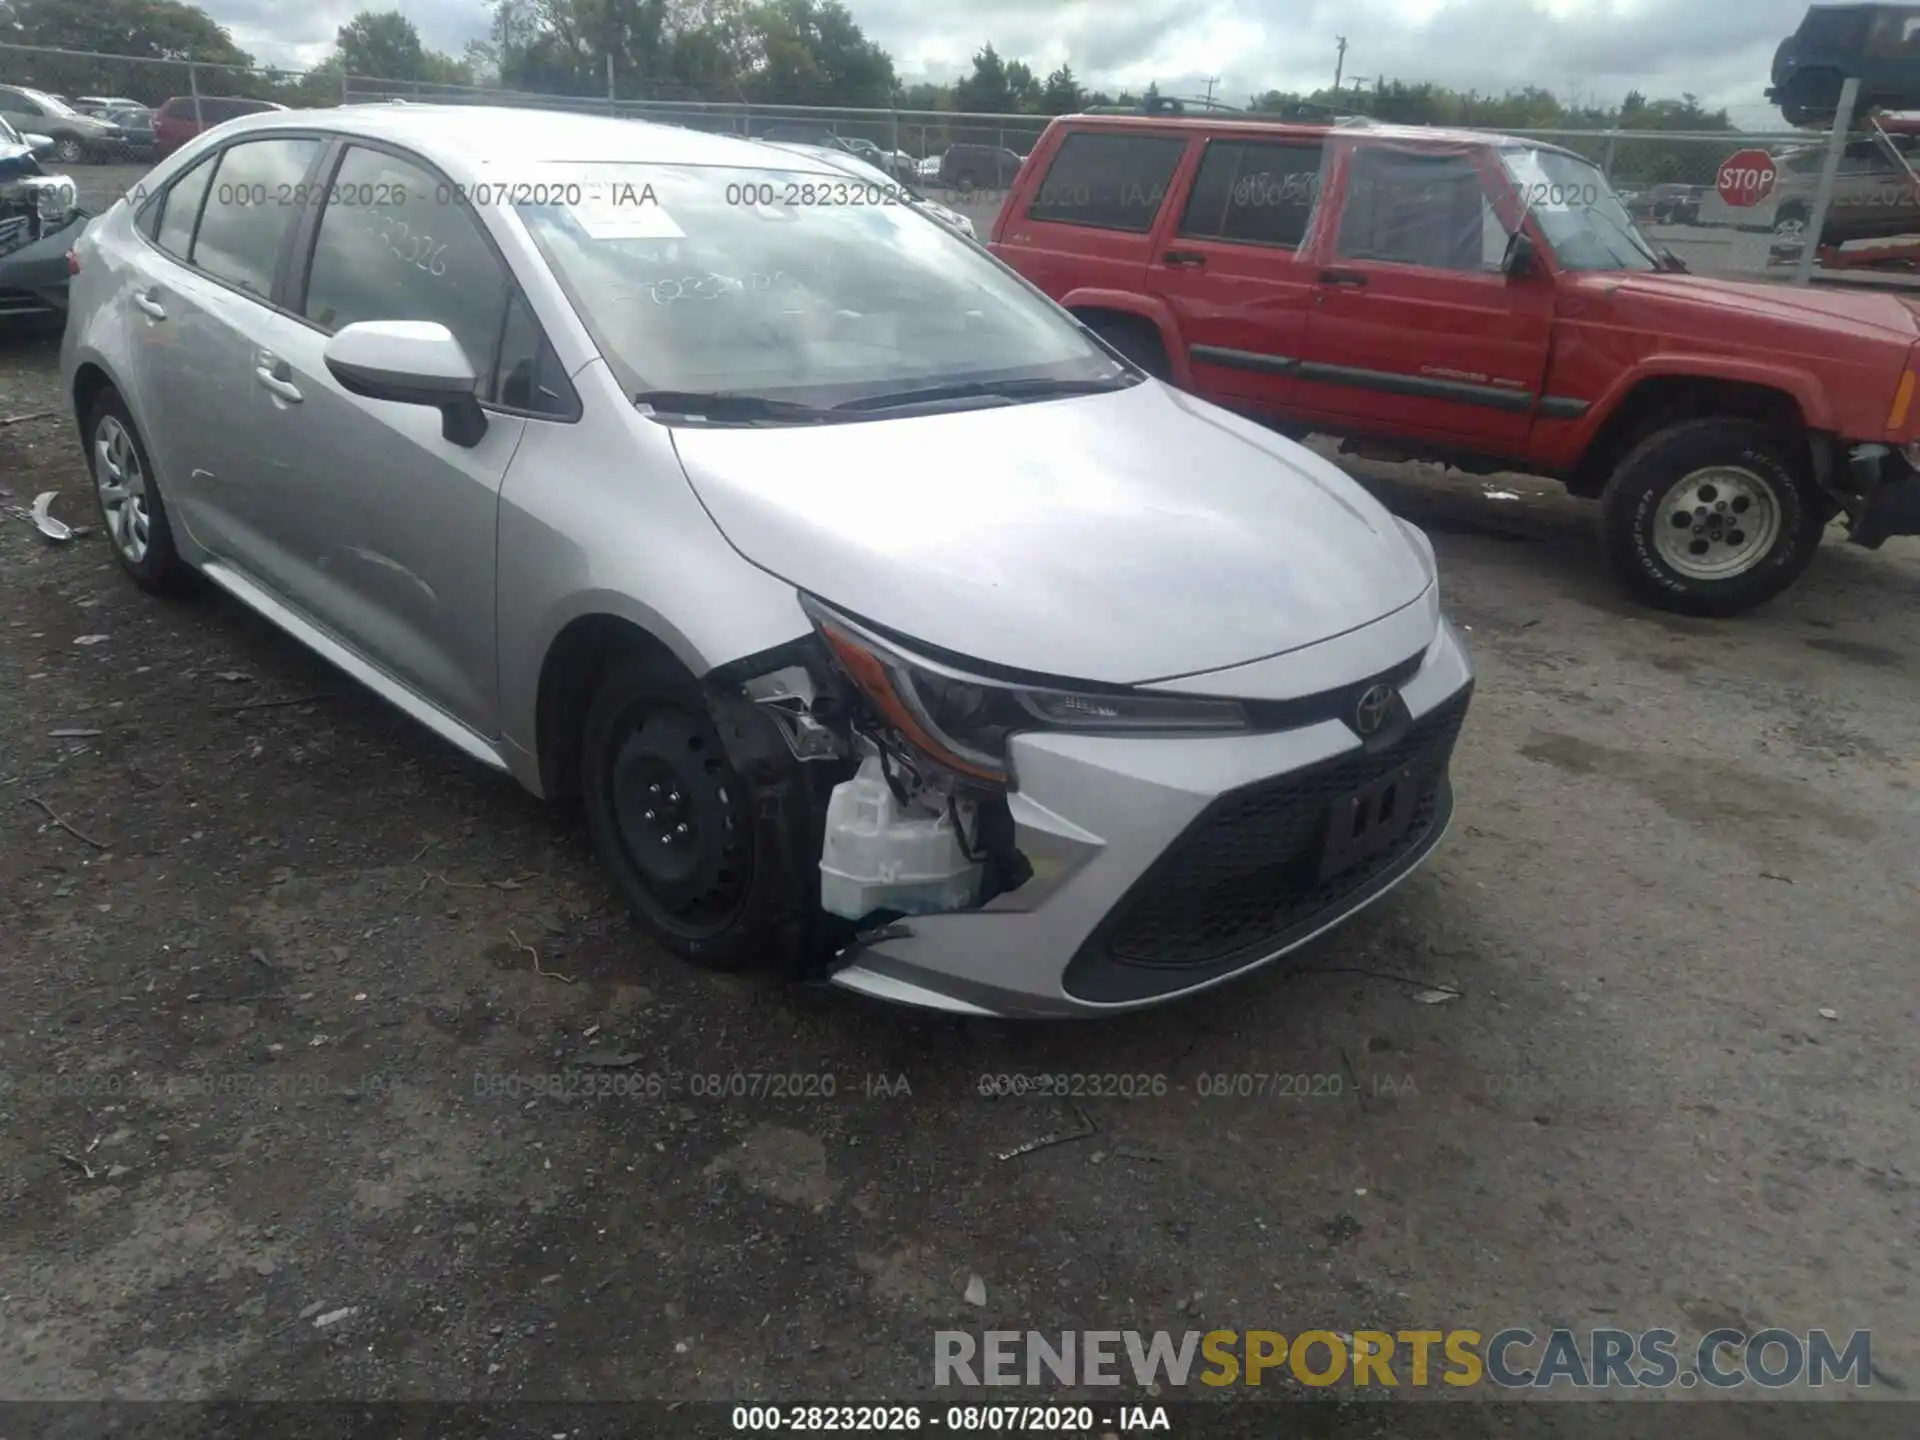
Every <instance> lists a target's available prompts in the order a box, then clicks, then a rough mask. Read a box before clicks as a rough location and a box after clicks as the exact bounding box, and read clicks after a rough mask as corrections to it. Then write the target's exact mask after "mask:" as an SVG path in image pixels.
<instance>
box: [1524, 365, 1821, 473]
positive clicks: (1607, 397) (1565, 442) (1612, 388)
mask: <svg viewBox="0 0 1920 1440" xmlns="http://www.w3.org/2000/svg"><path fill="white" fill-rule="evenodd" d="M1670 379H1699V380H1731V381H1736V382H1739V383H1742V384H1747V385H1756V386H1760V387H1763V388H1765V389H1768V390H1776V391H1779V392H1780V393H1781V394H1784V395H1788V396H1791V397H1792V399H1793V402H1794V403H1795V404H1796V405H1797V406H1799V408H1800V416H1801V419H1802V421H1803V422H1804V423H1805V425H1806V427H1807V428H1808V429H1809V430H1815V431H1822V430H1834V429H1837V428H1841V427H1839V426H1838V424H1837V421H1836V419H1835V414H1834V406H1833V397H1832V396H1831V395H1829V394H1828V393H1827V389H1826V387H1825V386H1824V385H1822V384H1821V383H1820V381H1819V379H1818V378H1817V377H1816V376H1815V375H1814V374H1813V373H1812V372H1811V371H1810V370H1807V369H1805V368H1803V367H1801V366H1798V365H1790V364H1785V363H1781V362H1779V361H1771V360H1758V359H1752V358H1748V357H1741V356H1726V355H1688V354H1685V353H1684V352H1680V353H1668V354H1663V355H1652V356H1649V357H1647V359H1645V360H1644V361H1642V362H1640V363H1639V364H1637V365H1634V366H1633V367H1631V368H1630V369H1627V370H1624V371H1622V372H1621V373H1620V374H1619V375H1617V376H1616V377H1615V378H1614V380H1613V383H1612V384H1611V385H1609V386H1608V387H1607V389H1606V390H1605V391H1604V392H1603V393H1602V394H1601V396H1600V398H1599V399H1598V400H1596V401H1595V402H1594V403H1593V405H1592V406H1591V407H1590V408H1589V409H1588V410H1587V411H1586V413H1585V414H1584V415H1582V416H1581V417H1580V420H1579V422H1578V423H1577V424H1574V425H1569V426H1567V427H1565V431H1564V433H1563V434H1562V435H1561V436H1560V437H1559V438H1558V440H1557V442H1556V443H1553V444H1550V445H1546V446H1542V447H1541V449H1540V451H1539V452H1538V455H1537V458H1538V459H1539V460H1540V461H1542V462H1544V468H1547V469H1550V470H1552V471H1554V472H1555V473H1562V472H1566V471H1571V470H1572V469H1574V468H1575V467H1576V466H1577V465H1578V464H1579V461H1580V457H1581V456H1582V455H1584V454H1585V453H1586V451H1587V448H1588V446H1590V445H1591V444H1592V443H1593V442H1594V440H1595V439H1596V438H1598V437H1599V436H1600V434H1601V433H1602V432H1603V431H1604V430H1605V429H1606V427H1607V425H1608V423H1609V422H1610V421H1611V420H1612V419H1613V417H1614V416H1615V415H1616V414H1617V413H1618V412H1619V410H1620V407H1621V406H1622V405H1624V404H1626V403H1627V400H1628V398H1629V397H1630V396H1631V395H1632V394H1633V392H1634V391H1635V390H1636V389H1638V388H1639V387H1640V386H1642V385H1644V384H1646V383H1647V382H1648V381H1651V380H1670ZM1549 428H1551V427H1549ZM1535 433H1536V435H1538V434H1539V433H1540V432H1539V431H1538V430H1536V432H1535Z"/></svg>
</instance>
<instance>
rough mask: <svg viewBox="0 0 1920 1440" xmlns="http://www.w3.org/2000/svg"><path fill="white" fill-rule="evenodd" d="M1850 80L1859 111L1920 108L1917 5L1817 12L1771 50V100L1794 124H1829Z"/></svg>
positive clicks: (1919, 7)
mask: <svg viewBox="0 0 1920 1440" xmlns="http://www.w3.org/2000/svg"><path fill="white" fill-rule="evenodd" d="M1849 76H1858V77H1859V79H1860V101H1859V106H1860V109H1861V110H1862V111H1864V110H1867V109H1870V108H1872V107H1874V106H1879V107H1881V108H1883V109H1887V110H1913V109H1920V5H1815V6H1812V7H1811V8H1809V9H1808V11H1807V13H1806V18H1804V19H1803V20H1801V22H1800V28H1799V29H1798V30H1796V31H1794V32H1793V34H1791V35H1789V36H1788V37H1787V38H1786V39H1784V40H1782V41H1781V42H1780V48H1779V49H1778V50H1776V51H1775V52H1774V55H1773V87H1772V88H1771V89H1769V90H1768V91H1767V98H1768V99H1769V100H1771V101H1773V103H1774V104H1776V105H1778V106H1779V107H1780V113H1781V114H1782V115H1784V116H1786V117H1787V123H1788V124H1789V125H1820V124H1825V123H1826V122H1828V121H1830V120H1831V119H1832V118H1833V112H1834V111H1835V109H1837V108H1838V107H1839V104H1840V86H1841V85H1842V83H1843V82H1844V81H1845V80H1846V79H1847V78H1848V77H1849Z"/></svg>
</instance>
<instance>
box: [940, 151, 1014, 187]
mask: <svg viewBox="0 0 1920 1440" xmlns="http://www.w3.org/2000/svg"><path fill="white" fill-rule="evenodd" d="M1025 158H1026V157H1025V156H1023V155H1021V154H1020V153H1019V152H1018V151H1015V150H1009V149H1007V147H1006V146H1004V145H953V146H950V147H948V149H947V153H946V154H944V155H942V156H941V157H940V168H939V169H938V171H936V172H935V175H936V178H937V179H938V181H939V183H940V184H942V185H945V186H947V187H949V188H950V189H954V190H1004V189H1005V188H1006V187H1007V186H1009V185H1011V184H1012V183H1013V177H1014V176H1016V175H1018V174H1019V173H1020V164H1021V161H1023V160H1024V159H1025Z"/></svg>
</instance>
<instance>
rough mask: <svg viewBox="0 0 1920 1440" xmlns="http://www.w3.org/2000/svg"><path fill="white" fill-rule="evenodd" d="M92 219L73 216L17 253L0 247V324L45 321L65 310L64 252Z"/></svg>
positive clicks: (78, 213) (82, 215)
mask: <svg viewBox="0 0 1920 1440" xmlns="http://www.w3.org/2000/svg"><path fill="white" fill-rule="evenodd" d="M91 218H92V217H91V216H89V215H87V214H85V213H84V212H76V213H75V214H74V215H73V216H72V217H71V218H69V219H68V220H66V221H65V222H64V223H63V224H62V225H61V226H60V228H59V229H57V230H53V231H50V232H49V233H47V234H45V235H42V236H41V237H40V238H39V239H37V240H29V241H28V242H27V243H26V244H24V245H21V246H19V247H18V248H17V249H6V248H5V247H4V246H0V323H3V322H6V321H10V320H27V319H45V318H50V317H54V316H59V315H64V314H65V313H66V309H67V284H68V281H69V279H70V278H71V276H70V273H69V271H68V268H67V252H68V251H69V250H71V249H72V248H73V247H74V244H75V243H76V242H77V241H78V240H79V239H80V236H81V233H82V232H83V231H85V230H86V228H87V222H88V221H89V220H90V219H91Z"/></svg>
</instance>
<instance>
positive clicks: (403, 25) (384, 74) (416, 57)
mask: <svg viewBox="0 0 1920 1440" xmlns="http://www.w3.org/2000/svg"><path fill="white" fill-rule="evenodd" d="M334 49H335V52H336V57H337V58H338V60H339V62H340V67H341V68H342V69H343V70H345V71H346V72H347V73H348V74H350V75H365V76H368V77H370V78H372V79H375V80H421V79H424V78H426V77H425V75H424V73H423V72H424V71H425V70H426V66H427V47H426V46H424V45H422V44H421V43H420V32H419V30H417V29H415V28H414V24H413V21H411V20H409V19H407V17H406V16H404V15H402V14H401V13H400V12H399V11H398V10H388V11H386V12H384V13H380V14H376V13H375V12H374V11H372V10H362V11H361V12H360V13H359V14H358V15H356V16H354V17H353V19H351V20H349V21H348V22H347V23H346V24H344V25H342V26H341V27H340V29H339V32H338V33H337V34H336V35H335V36H334Z"/></svg>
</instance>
